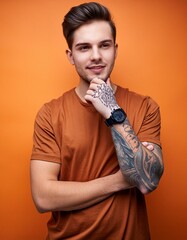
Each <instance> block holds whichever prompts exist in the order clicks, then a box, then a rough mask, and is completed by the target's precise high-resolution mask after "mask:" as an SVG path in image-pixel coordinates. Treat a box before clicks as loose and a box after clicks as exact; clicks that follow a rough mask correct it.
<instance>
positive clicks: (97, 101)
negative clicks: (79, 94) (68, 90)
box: [84, 78, 119, 119]
mask: <svg viewBox="0 0 187 240" xmlns="http://www.w3.org/2000/svg"><path fill="white" fill-rule="evenodd" d="M84 98H85V100H86V101H90V102H91V103H92V104H93V106H94V107H95V109H96V110H97V111H98V112H99V113H100V114H101V115H102V116H103V117H104V118H106V119H107V118H109V117H110V115H111V112H112V111H113V110H114V109H117V108H119V106H118V104H117V102H116V99H115V96H114V93H113V90H112V88H111V85H110V80H109V79H107V81H106V83H105V82H104V81H103V80H101V79H99V78H94V79H93V80H92V81H91V83H90V87H89V89H88V91H87V93H86V95H85V97H84Z"/></svg>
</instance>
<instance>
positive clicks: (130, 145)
mask: <svg viewBox="0 0 187 240" xmlns="http://www.w3.org/2000/svg"><path fill="white" fill-rule="evenodd" d="M85 99H86V100H87V101H90V102H92V104H93V105H94V107H95V108H96V110H97V111H98V112H99V113H100V114H101V115H102V116H103V117H104V118H105V119H107V118H109V117H110V114H111V112H112V111H113V110H114V109H117V108H119V106H118V104H117V102H116V99H115V96H114V94H113V90H112V88H111V86H110V82H109V80H107V83H105V82H104V81H102V80H101V79H98V78H94V79H93V80H92V82H91V84H90V88H89V90H88V91H87V94H86V96H85ZM111 131H112V136H113V140H114V145H115V148H116V153H117V156H118V161H119V165H120V168H121V171H122V173H123V175H124V176H125V178H126V179H127V180H128V181H129V182H130V183H131V184H133V185H135V186H136V187H137V188H139V190H140V191H141V192H142V193H143V194H145V193H148V192H151V191H153V190H154V189H155V188H156V187H157V185H158V183H159V179H160V177H161V176H162V173H163V163H162V153H161V149H160V147H159V146H157V145H156V144H152V145H153V147H154V149H153V150H152V149H149V148H148V147H145V146H143V144H142V143H141V142H140V141H139V139H138V138H137V136H136V134H135V133H134V131H133V129H132V127H131V125H130V123H129V121H128V118H126V120H125V121H124V123H122V124H117V125H114V127H112V130H111Z"/></svg>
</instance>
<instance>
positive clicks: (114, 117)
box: [105, 108, 127, 127]
mask: <svg viewBox="0 0 187 240" xmlns="http://www.w3.org/2000/svg"><path fill="white" fill-rule="evenodd" d="M126 117H127V115H126V113H125V112H124V111H123V109H122V108H118V109H115V110H113V111H112V113H111V116H110V117H109V118H108V119H106V120H105V123H106V125H107V126H108V127H111V126H113V125H114V124H119V123H122V122H124V121H125V119H126Z"/></svg>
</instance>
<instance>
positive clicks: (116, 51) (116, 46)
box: [115, 43, 118, 58]
mask: <svg viewBox="0 0 187 240" xmlns="http://www.w3.org/2000/svg"><path fill="white" fill-rule="evenodd" d="M117 55H118V44H117V43H116V44H115V58H116V57H117Z"/></svg>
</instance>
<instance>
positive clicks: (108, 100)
mask: <svg viewBox="0 0 187 240" xmlns="http://www.w3.org/2000/svg"><path fill="white" fill-rule="evenodd" d="M92 97H93V98H98V99H99V100H100V101H101V102H102V103H103V104H104V105H105V106H106V107H109V108H110V110H111V111H112V110H113V109H116V108H117V107H118V105H117V102H116V98H115V96H114V93H113V90H112V89H111V88H110V87H109V86H107V85H106V84H105V83H102V84H99V85H98V86H97V90H96V91H95V92H94V94H93V95H92Z"/></svg>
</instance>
